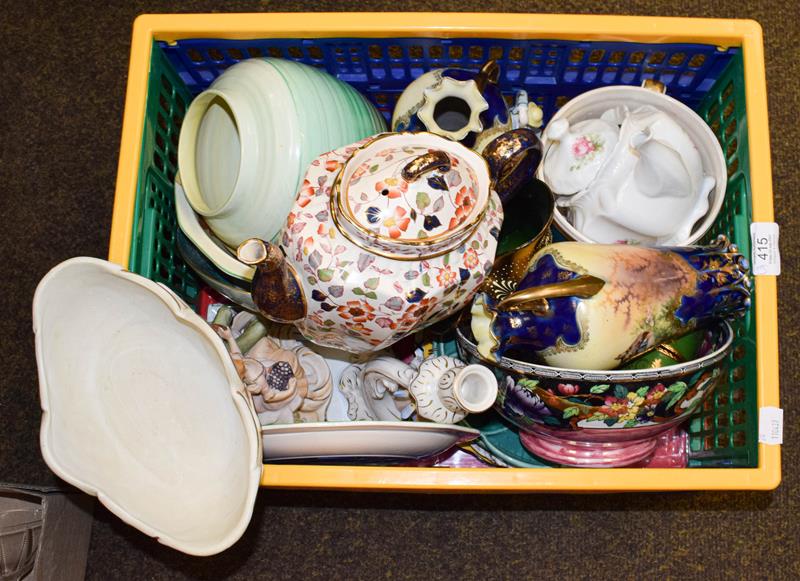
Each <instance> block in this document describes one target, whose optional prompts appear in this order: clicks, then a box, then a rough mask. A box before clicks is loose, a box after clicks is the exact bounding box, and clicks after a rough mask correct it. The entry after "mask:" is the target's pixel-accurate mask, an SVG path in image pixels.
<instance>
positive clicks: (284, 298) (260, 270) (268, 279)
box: [236, 238, 306, 323]
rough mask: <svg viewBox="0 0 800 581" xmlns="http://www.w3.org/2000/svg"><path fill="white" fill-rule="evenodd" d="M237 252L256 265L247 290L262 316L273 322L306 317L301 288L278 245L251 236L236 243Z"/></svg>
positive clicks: (291, 320) (245, 260)
mask: <svg viewBox="0 0 800 581" xmlns="http://www.w3.org/2000/svg"><path fill="white" fill-rule="evenodd" d="M236 256H237V258H238V259H239V260H240V261H242V262H244V263H245V264H249V265H251V266H255V267H256V274H255V276H254V277H253V284H252V287H251V289H250V294H251V295H252V297H253V302H254V303H255V304H256V306H257V307H258V310H259V311H260V312H261V314H262V315H263V316H264V317H266V318H267V319H269V320H270V321H275V322H276V323H293V322H295V321H298V320H300V319H303V318H305V316H306V298H305V295H304V294H303V288H302V287H301V286H300V281H298V280H297V273H295V271H294V269H293V268H292V267H291V266H290V265H289V264H288V262H287V261H286V257H285V256H284V255H283V251H282V250H281V249H280V247H279V246H277V245H275V244H270V243H269V242H264V241H263V240H259V239H258V238H250V239H249V240H245V241H244V242H242V243H241V244H240V245H239V248H238V249H237V250H236Z"/></svg>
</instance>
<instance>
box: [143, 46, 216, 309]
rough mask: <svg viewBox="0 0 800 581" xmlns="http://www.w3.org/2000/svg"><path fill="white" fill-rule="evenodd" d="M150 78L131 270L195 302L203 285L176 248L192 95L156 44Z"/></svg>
mask: <svg viewBox="0 0 800 581" xmlns="http://www.w3.org/2000/svg"><path fill="white" fill-rule="evenodd" d="M149 79H150V82H149V85H148V87H147V109H146V114H145V121H144V132H143V134H144V137H143V138H142V155H141V158H140V162H139V179H138V182H137V184H136V205H135V208H134V218H133V240H132V241H131V254H130V262H129V266H128V268H129V269H130V270H131V272H135V273H137V274H141V275H143V276H146V277H147V278H149V279H151V280H154V281H157V282H163V283H164V284H166V285H167V286H169V287H170V288H171V289H172V290H174V291H175V292H177V293H178V294H179V295H180V296H182V297H183V298H184V299H185V300H186V301H187V302H189V304H194V301H195V298H196V297H197V293H198V291H199V288H200V284H199V282H198V280H197V278H196V277H195V276H194V274H193V273H192V271H191V269H190V268H189V267H188V266H187V265H186V264H185V263H184V262H183V259H182V258H181V256H180V254H179V253H178V250H177V248H176V242H175V233H176V229H177V228H178V223H177V219H176V217H175V201H174V198H175V186H174V183H175V173H176V172H177V171H178V137H179V135H180V129H181V122H182V121H183V116H184V115H185V113H186V107H187V106H188V105H189V103H190V102H191V99H192V98H191V95H190V94H189V91H188V90H187V89H186V87H185V85H184V84H183V82H182V81H181V80H180V78H179V77H178V75H177V73H176V72H175V70H174V68H173V67H172V65H171V64H170V63H169V61H167V58H166V57H165V56H164V53H163V51H162V50H161V49H160V48H159V47H158V45H157V44H153V51H152V56H151V59H150V77H149Z"/></svg>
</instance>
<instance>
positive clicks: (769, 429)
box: [758, 407, 783, 445]
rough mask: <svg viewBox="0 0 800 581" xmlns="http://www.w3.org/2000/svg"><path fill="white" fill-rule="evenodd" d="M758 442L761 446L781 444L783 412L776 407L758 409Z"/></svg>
mask: <svg viewBox="0 0 800 581" xmlns="http://www.w3.org/2000/svg"><path fill="white" fill-rule="evenodd" d="M758 441H759V442H760V443H762V444H773V445H776V444H777V445H780V444H783V410H782V409H781V408H776V407H763V408H759V409H758Z"/></svg>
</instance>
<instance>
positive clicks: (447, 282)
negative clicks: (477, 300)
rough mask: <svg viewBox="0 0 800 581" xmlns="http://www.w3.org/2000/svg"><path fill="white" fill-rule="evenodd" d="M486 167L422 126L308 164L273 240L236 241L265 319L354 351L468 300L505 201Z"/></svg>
mask: <svg viewBox="0 0 800 581" xmlns="http://www.w3.org/2000/svg"><path fill="white" fill-rule="evenodd" d="M491 186H492V184H491V179H490V176H489V170H488V168H487V164H486V162H485V161H484V160H483V159H482V158H481V156H479V155H478V154H477V153H475V152H473V151H471V150H469V149H467V148H466V147H464V146H462V145H460V144H459V143H456V142H454V141H451V140H448V139H445V138H443V137H439V136H437V135H433V134H430V133H416V134H411V133H399V134H383V135H378V136H375V137H372V138H369V139H367V140H364V141H361V142H358V143H356V144H353V145H350V146H347V147H343V148H340V149H337V150H335V151H332V152H329V153H326V154H324V155H322V156H320V157H319V158H317V159H316V160H314V161H313V162H312V163H311V166H310V167H309V169H308V172H307V174H306V176H305V180H304V181H303V185H302V187H301V190H300V192H299V194H298V196H297V199H296V200H295V204H294V207H293V208H292V211H291V212H290V214H289V216H288V219H287V221H286V224H285V226H284V228H283V232H282V234H281V236H280V244H279V245H276V244H271V243H268V242H264V241H262V240H258V239H249V240H246V241H245V242H243V243H242V244H241V245H240V246H239V249H238V251H237V255H238V258H239V260H241V261H242V262H244V263H247V264H251V265H254V266H256V274H255V277H254V278H253V286H252V297H253V301H254V302H255V304H256V305H257V306H258V308H259V310H260V311H261V313H262V314H263V315H264V316H265V317H266V318H268V319H270V320H273V321H277V322H282V323H288V322H291V323H294V324H295V325H296V326H297V328H298V329H299V331H300V332H301V333H302V334H303V335H304V336H305V337H306V338H308V339H309V340H311V341H313V342H315V343H317V344H320V345H325V346H329V347H334V348H338V349H344V350H346V351H350V352H354V353H359V352H366V351H376V350H379V349H382V348H384V347H388V346H389V345H391V344H392V343H395V342H396V341H398V340H400V339H402V338H403V337H405V336H407V335H409V334H410V333H412V332H416V331H418V330H420V329H421V328H423V327H426V326H428V325H430V324H433V323H435V322H437V321H440V320H442V319H444V318H446V317H447V316H449V315H451V314H453V313H455V312H456V311H458V310H459V309H461V308H462V307H464V306H466V305H467V304H468V303H469V301H470V300H471V298H472V295H473V294H474V292H475V291H476V290H477V288H478V287H479V286H480V284H481V283H482V282H483V281H484V279H485V277H486V275H487V274H488V272H489V271H490V269H491V267H492V262H493V260H494V257H495V250H496V247H497V236H498V235H499V231H500V226H501V224H502V218H503V214H502V207H501V204H500V200H499V198H498V197H497V194H496V193H495V192H494V191H493V189H492V187H491Z"/></svg>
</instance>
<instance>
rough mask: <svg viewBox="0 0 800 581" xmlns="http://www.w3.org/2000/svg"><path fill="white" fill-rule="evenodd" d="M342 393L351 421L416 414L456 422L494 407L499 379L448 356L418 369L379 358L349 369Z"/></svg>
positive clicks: (479, 367) (396, 417)
mask: <svg viewBox="0 0 800 581" xmlns="http://www.w3.org/2000/svg"><path fill="white" fill-rule="evenodd" d="M339 389H340V390H341V391H342V393H344V395H345V397H346V398H347V401H348V416H349V417H350V419H351V420H404V419H407V418H409V417H410V416H411V415H412V413H414V412H415V411H416V413H417V415H418V417H419V418H422V419H425V420H429V421H433V422H438V423H442V424H453V423H456V422H459V421H461V420H462V419H464V417H465V416H466V415H467V414H468V413H479V412H482V411H485V410H487V409H489V408H490V407H491V406H492V404H493V403H494V401H495V398H496V396H497V379H495V377H494V375H493V374H492V372H491V371H489V369H487V368H486V367H484V366H482V365H467V366H465V365H464V363H462V362H461V361H459V360H458V359H455V358H453V357H448V356H446V355H442V356H439V357H431V358H429V359H426V360H425V361H423V362H422V363H421V365H420V366H419V368H415V367H413V366H411V365H407V364H405V363H403V362H402V361H400V360H398V359H395V358H393V357H377V358H375V359H373V360H371V361H369V362H368V363H366V364H359V365H353V366H351V367H350V368H348V369H347V370H345V372H344V374H343V375H342V380H341V383H340V385H339Z"/></svg>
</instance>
